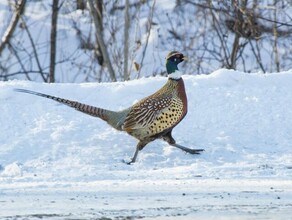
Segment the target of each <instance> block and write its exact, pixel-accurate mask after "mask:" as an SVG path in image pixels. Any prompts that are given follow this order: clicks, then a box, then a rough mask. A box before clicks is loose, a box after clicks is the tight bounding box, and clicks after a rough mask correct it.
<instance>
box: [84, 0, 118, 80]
mask: <svg viewBox="0 0 292 220" xmlns="http://www.w3.org/2000/svg"><path fill="white" fill-rule="evenodd" d="M88 4H89V7H90V12H91V15H92V17H93V22H94V25H95V29H96V38H97V40H98V44H99V46H100V50H101V52H102V55H103V58H104V62H105V64H106V66H107V68H108V71H109V75H110V78H111V80H112V81H113V82H116V81H117V79H116V75H115V72H114V69H113V67H112V64H111V61H110V58H109V54H108V52H107V49H106V46H105V43H104V40H103V36H102V31H101V24H100V19H99V15H98V12H97V10H96V9H95V7H94V4H93V0H88ZM100 17H101V15H100Z"/></svg>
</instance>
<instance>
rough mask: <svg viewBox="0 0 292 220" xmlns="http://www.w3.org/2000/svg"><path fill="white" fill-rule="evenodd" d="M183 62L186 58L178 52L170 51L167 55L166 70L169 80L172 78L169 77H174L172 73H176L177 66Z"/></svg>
mask: <svg viewBox="0 0 292 220" xmlns="http://www.w3.org/2000/svg"><path fill="white" fill-rule="evenodd" d="M184 60H186V57H185V56H184V55H183V54H182V53H180V52H178V51H172V52H170V53H169V54H168V55H167V57H166V70H167V74H168V76H169V77H170V78H174V77H171V75H174V73H175V72H176V71H178V67H177V65H178V64H179V63H181V62H182V61H184ZM175 78H177V76H175Z"/></svg>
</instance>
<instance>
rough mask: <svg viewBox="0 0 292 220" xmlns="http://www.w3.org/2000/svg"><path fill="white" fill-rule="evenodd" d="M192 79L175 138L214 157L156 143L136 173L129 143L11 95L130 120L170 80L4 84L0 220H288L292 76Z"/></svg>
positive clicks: (96, 123) (94, 124) (66, 112)
mask: <svg viewBox="0 0 292 220" xmlns="http://www.w3.org/2000/svg"><path fill="white" fill-rule="evenodd" d="M183 78H184V80H185V84H186V90H187V95H188V103H189V111H188V115H187V116H186V117H185V119H184V120H183V121H182V122H181V123H180V124H179V125H178V126H177V127H176V128H175V129H174V131H173V135H174V137H175V139H176V140H177V142H178V143H180V144H181V145H184V146H186V147H191V148H204V149H205V151H204V152H203V153H202V154H201V155H189V154H185V153H184V152H182V151H180V150H179V149H175V148H173V147H171V146H168V145H167V143H165V142H163V141H161V140H158V141H155V142H153V143H150V144H149V145H148V146H147V147H146V148H145V149H143V151H142V152H140V154H139V156H138V161H137V162H136V163H135V164H133V165H130V166H129V165H126V164H124V163H122V160H123V159H129V158H130V157H131V156H132V154H133V153H134V149H135V145H136V143H137V142H136V140H135V139H134V138H132V137H131V136H129V135H127V134H126V133H123V132H118V131H116V130H114V129H112V128H111V127H109V126H108V125H107V124H106V123H105V122H103V121H101V120H100V119H97V118H93V117H91V116H88V115H85V114H82V113H80V112H77V111H75V110H74V109H70V108H68V107H67V106H63V105H60V104H58V103H56V102H54V101H51V100H48V99H44V98H41V97H37V96H33V95H29V94H23V93H17V92H15V91H13V89H14V88H24V89H30V90H34V91H39V92H43V93H47V94H51V95H55V96H59V97H63V98H68V99H72V100H77V101H80V102H83V103H87V104H91V105H95V106H100V107H103V108H107V109H111V110H121V109H123V108H126V107H129V106H130V105H132V104H133V103H135V102H136V101H138V100H139V99H141V98H143V97H145V96H147V95H150V94H152V93H153V92H155V91H156V90H157V89H159V88H160V87H161V86H162V85H163V84H164V83H165V81H166V78H164V77H154V78H143V79H139V80H134V81H130V82H119V83H101V84H98V83H84V84H42V83H33V82H27V81H9V82H0V112H1V114H0V122H1V126H0V218H1V217H2V218H7V219H10V218H11V219H15V218H19V219H25V218H29V219H33V218H35V219H38V218H51V219H63V218H83V219H88V218H102V217H109V218H126V217H134V218H138V217H145V218H146V219H147V218H154V217H159V218H162V217H163V218H165V219H168V218H171V217H173V216H176V217H180V218H181V219H188V218H189V219H218V218H219V217H220V216H221V217H222V218H224V219H225V218H230V219H259V218H262V219H289V218H288V217H291V216H292V133H291V130H292V111H291V109H292V88H291V85H292V71H288V72H282V73H277V74H265V75H263V74H246V73H241V72H237V71H230V70H223V69H221V70H218V71H216V72H213V73H212V74H210V75H208V76H183ZM182 216H183V217H182Z"/></svg>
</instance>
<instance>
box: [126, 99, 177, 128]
mask: <svg viewBox="0 0 292 220" xmlns="http://www.w3.org/2000/svg"><path fill="white" fill-rule="evenodd" d="M171 100H172V99H171V97H170V96H163V97H148V98H145V99H143V100H141V101H140V102H138V103H136V104H135V105H134V106H133V107H132V109H131V111H130V112H129V114H128V116H127V117H126V119H125V121H124V125H123V128H124V130H125V131H128V132H129V131H132V130H135V129H140V128H145V127H148V126H150V125H151V124H152V123H153V122H154V120H155V119H156V117H157V116H158V115H159V114H160V113H161V111H163V110H164V109H166V108H168V107H169V106H170V105H171Z"/></svg>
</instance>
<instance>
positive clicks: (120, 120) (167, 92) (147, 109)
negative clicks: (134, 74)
mask: <svg viewBox="0 0 292 220" xmlns="http://www.w3.org/2000/svg"><path fill="white" fill-rule="evenodd" d="M185 59H186V58H185V56H184V55H183V54H182V53H180V52H177V51H172V52H170V53H169V54H168V55H167V57H166V69H167V73H168V80H167V82H166V84H165V85H164V86H163V87H162V88H161V89H159V90H158V91H157V92H155V93H154V94H152V95H150V96H148V97H146V98H144V99H142V100H140V101H139V102H137V103H136V104H134V105H133V106H131V107H129V108H127V109H125V110H122V111H110V110H106V109H102V108H98V107H94V106H90V105H86V104H82V103H80V102H76V101H71V100H67V99H62V98H59V97H55V96H51V95H47V94H43V93H39V92H34V91H30V90H24V89H16V91H18V92H24V93H29V94H33V95H38V96H42V97H45V98H49V99H52V100H54V101H57V102H60V103H62V104H65V105H67V106H70V107H72V108H75V109H76V110H78V111H81V112H83V113H86V114H89V115H91V116H95V117H99V118H101V119H102V120H104V121H106V122H108V124H110V125H111V126H112V127H114V128H115V129H117V130H121V131H125V132H127V133H128V134H130V135H131V136H133V137H135V138H136V139H138V141H139V142H138V144H137V146H136V150H135V153H134V156H133V158H132V159H131V160H130V161H129V162H127V163H128V164H130V163H134V162H135V161H136V159H137V156H138V152H139V151H140V150H142V149H143V148H144V147H145V146H146V145H147V144H148V143H149V142H151V141H154V140H155V139H158V138H162V139H163V140H165V141H166V142H168V143H169V144H170V145H172V146H174V147H177V148H179V149H181V150H183V151H185V152H188V153H191V154H199V153H200V152H201V151H203V150H202V149H190V148H187V147H184V146H181V145H179V144H176V142H175V140H174V139H173V137H172V134H171V132H172V129H173V128H174V127H175V126H176V125H177V124H178V123H179V122H180V121H181V120H182V119H183V118H184V117H185V115H186V114H187V96H186V92H185V86H184V82H183V79H182V77H181V73H180V72H179V70H178V67H177V65H178V64H179V63H181V62H182V61H183V60H185Z"/></svg>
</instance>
